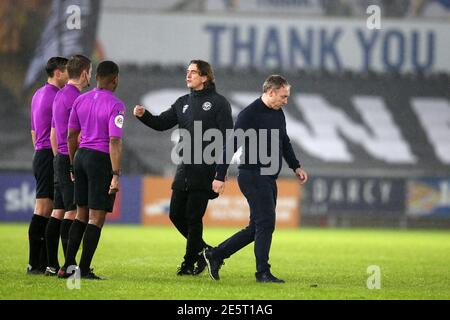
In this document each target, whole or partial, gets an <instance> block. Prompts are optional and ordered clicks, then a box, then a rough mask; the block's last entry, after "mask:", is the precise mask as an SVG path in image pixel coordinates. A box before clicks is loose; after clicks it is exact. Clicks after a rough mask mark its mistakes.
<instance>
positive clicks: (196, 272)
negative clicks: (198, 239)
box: [194, 246, 212, 276]
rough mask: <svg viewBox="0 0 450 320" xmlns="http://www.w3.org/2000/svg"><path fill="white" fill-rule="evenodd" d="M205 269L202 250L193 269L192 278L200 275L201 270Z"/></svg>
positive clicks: (208, 247)
mask: <svg viewBox="0 0 450 320" xmlns="http://www.w3.org/2000/svg"><path fill="white" fill-rule="evenodd" d="M204 249H212V247H210V246H207V247H206V248H204ZM205 268H206V260H205V257H204V256H203V250H202V251H200V252H199V254H198V259H197V265H196V267H195V268H194V276H196V275H199V274H200V273H202V272H203V270H205Z"/></svg>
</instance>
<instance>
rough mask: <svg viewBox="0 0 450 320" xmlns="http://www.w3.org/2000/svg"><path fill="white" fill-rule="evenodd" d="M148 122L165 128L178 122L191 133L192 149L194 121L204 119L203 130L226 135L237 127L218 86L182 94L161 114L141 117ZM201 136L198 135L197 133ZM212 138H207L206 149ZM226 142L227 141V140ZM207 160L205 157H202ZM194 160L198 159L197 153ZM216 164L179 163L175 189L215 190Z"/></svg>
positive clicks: (171, 126)
mask: <svg viewBox="0 0 450 320" xmlns="http://www.w3.org/2000/svg"><path fill="white" fill-rule="evenodd" d="M138 119H139V120H140V121H141V122H142V123H144V124H145V125H147V126H149V127H151V128H153V129H155V130H158V131H164V130H167V129H170V128H173V127H174V126H176V125H178V127H179V128H180V129H186V130H188V131H189V132H190V133H191V137H192V139H191V151H192V153H193V152H194V147H193V143H194V140H195V138H194V121H201V122H202V135H203V133H204V132H205V131H206V130H208V129H212V128H216V129H218V130H220V131H221V132H222V135H223V137H224V138H225V131H226V129H232V128H233V118H232V116H231V106H230V103H229V102H228V101H227V100H226V99H225V97H223V96H222V95H220V94H218V93H217V92H216V89H215V87H214V86H210V87H208V88H205V89H203V90H201V91H191V93H189V94H186V95H184V96H182V97H180V98H178V100H177V101H176V102H175V103H174V104H173V105H172V106H171V107H170V108H169V109H168V110H166V111H164V112H162V113H161V114H160V115H159V116H154V115H152V114H151V113H150V112H148V111H145V114H144V115H143V116H142V117H141V118H138ZM197 139H198V137H197ZM209 143H210V142H203V147H202V150H204V148H205V146H207V145H208V144H209ZM223 143H225V141H224V142H223ZM202 160H203V159H202ZM191 161H192V162H193V161H194V157H193V155H192V156H191ZM215 168H216V165H215V164H206V163H204V162H203V161H202V163H201V164H193V163H191V164H184V163H181V164H180V165H178V167H177V172H176V174H175V178H174V180H173V183H172V189H173V190H186V191H187V190H205V191H208V192H209V191H211V184H212V181H213V180H214V175H215Z"/></svg>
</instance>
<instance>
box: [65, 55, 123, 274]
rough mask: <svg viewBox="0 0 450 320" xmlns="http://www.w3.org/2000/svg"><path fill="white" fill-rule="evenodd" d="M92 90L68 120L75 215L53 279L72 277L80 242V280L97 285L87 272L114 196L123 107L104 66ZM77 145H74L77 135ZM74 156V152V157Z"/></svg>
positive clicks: (111, 68) (115, 70)
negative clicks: (64, 260) (64, 249)
mask: <svg viewBox="0 0 450 320" xmlns="http://www.w3.org/2000/svg"><path fill="white" fill-rule="evenodd" d="M96 79H97V88H96V89H93V90H91V91H89V92H87V93H85V94H82V95H81V96H79V97H78V98H77V99H76V100H75V102H74V104H73V107H72V111H71V113H70V118H69V126H68V128H69V133H68V138H67V141H68V146H69V157H70V161H71V163H72V164H73V172H74V177H75V203H76V205H77V215H76V218H75V220H74V222H73V224H72V227H71V228H70V232H69V243H68V245H67V252H66V262H65V264H64V266H63V267H62V268H61V269H60V270H59V272H58V277H61V278H66V277H68V276H70V275H71V273H70V271H71V270H68V268H69V267H70V266H74V265H75V264H76V262H75V256H76V254H77V251H78V249H79V246H80V243H81V240H82V239H83V238H84V240H83V252H82V254H81V259H80V264H79V269H80V273H81V278H84V279H94V280H101V279H102V278H100V277H99V276H97V275H95V274H94V272H93V270H92V269H91V268H90V266H91V261H92V258H93V257H94V253H95V250H96V248H97V244H98V242H99V240H100V233H101V230H102V227H103V224H104V223H105V218H106V213H107V212H111V211H112V210H113V205H114V199H115V194H116V193H117V192H118V191H119V176H120V174H121V170H120V160H121V155H122V126H123V123H124V115H125V105H124V103H123V102H122V101H120V100H119V99H118V98H116V97H115V96H114V94H113V92H114V91H115V90H116V88H117V85H118V83H119V67H118V66H117V64H115V63H114V62H112V61H103V62H101V63H100V64H99V65H98V67H97V75H96ZM80 130H81V142H80V145H79V146H78V145H77V144H78V141H77V140H78V134H79V133H80ZM75 152H76V153H75Z"/></svg>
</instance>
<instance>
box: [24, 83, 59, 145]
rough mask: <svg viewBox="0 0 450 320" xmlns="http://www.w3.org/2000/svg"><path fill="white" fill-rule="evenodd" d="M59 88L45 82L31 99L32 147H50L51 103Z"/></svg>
mask: <svg viewBox="0 0 450 320" xmlns="http://www.w3.org/2000/svg"><path fill="white" fill-rule="evenodd" d="M58 90H59V88H58V87H56V86H54V85H52V84H50V83H46V84H45V85H44V86H43V87H41V88H39V89H38V90H37V91H36V92H35V94H34V95H33V98H32V100H31V130H33V131H34V132H36V143H35V145H34V149H35V150H36V151H37V150H42V149H51V148H52V145H51V143H50V129H51V126H52V105H53V100H54V99H55V95H56V93H57V92H58Z"/></svg>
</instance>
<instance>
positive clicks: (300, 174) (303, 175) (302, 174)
mask: <svg viewBox="0 0 450 320" xmlns="http://www.w3.org/2000/svg"><path fill="white" fill-rule="evenodd" d="M295 175H296V176H297V178H298V179H299V180H300V184H305V183H306V181H308V174H307V173H306V171H304V170H302V169H301V168H297V169H296V170H295Z"/></svg>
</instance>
